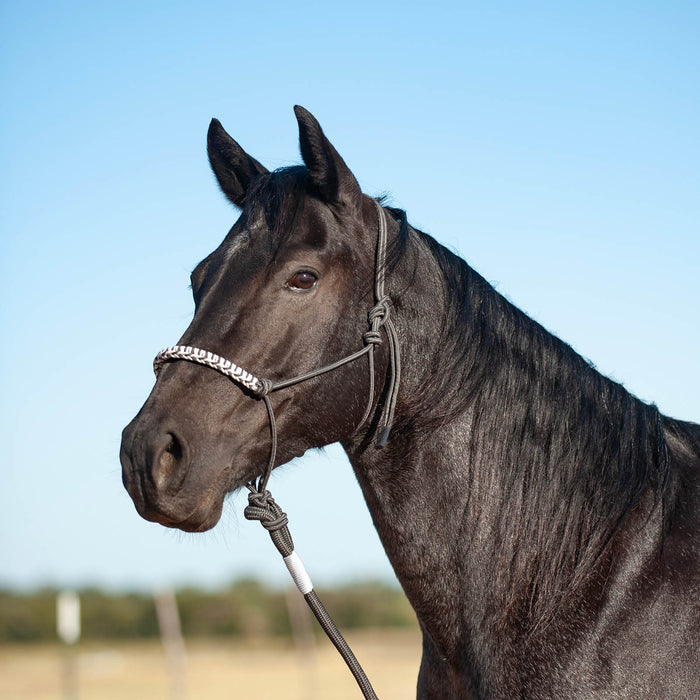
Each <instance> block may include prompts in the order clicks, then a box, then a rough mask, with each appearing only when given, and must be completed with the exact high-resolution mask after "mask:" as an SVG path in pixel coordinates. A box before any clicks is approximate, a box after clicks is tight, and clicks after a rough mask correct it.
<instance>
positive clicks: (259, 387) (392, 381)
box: [153, 200, 401, 494]
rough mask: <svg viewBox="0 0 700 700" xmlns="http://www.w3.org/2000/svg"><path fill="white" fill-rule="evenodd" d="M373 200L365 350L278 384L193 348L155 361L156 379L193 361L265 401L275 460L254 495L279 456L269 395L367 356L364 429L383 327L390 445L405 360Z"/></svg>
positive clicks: (382, 435)
mask: <svg viewBox="0 0 700 700" xmlns="http://www.w3.org/2000/svg"><path fill="white" fill-rule="evenodd" d="M372 201H373V203H374V205H375V206H376V208H377V214H378V220H379V227H378V236H377V250H376V259H375V274H374V302H375V305H374V306H373V307H372V308H371V309H370V310H369V313H368V321H369V326H370V327H369V330H368V331H367V332H366V333H364V335H363V336H362V339H363V341H364V347H362V348H361V349H360V350H358V351H357V352H354V353H352V354H351V355H348V356H346V357H344V358H342V359H340V360H337V361H336V362H333V363H332V364H330V365H325V366H324V367H321V368H320V369H315V370H311V371H310V372H306V373H305V374H301V375H299V376H297V377H293V378H292V379H283V380H281V381H279V382H273V381H271V380H269V379H264V378H260V377H256V376H255V375H254V374H252V373H250V372H248V371H247V370H245V369H243V368H242V367H239V366H238V365H236V364H235V363H233V362H231V361H230V360H227V359H226V358H224V357H221V356H220V355H217V354H216V353H213V352H209V351H208V350H201V349H200V348H196V347H191V346H189V345H172V346H170V347H168V348H165V349H164V350H161V351H160V352H159V353H158V355H156V358H155V360H154V361H153V371H154V372H155V374H156V377H157V376H158V374H159V373H160V370H161V368H162V367H163V365H164V364H165V363H166V362H171V361H174V360H186V361H188V362H194V363H196V364H199V365H204V366H205V367H209V368H211V369H214V370H216V371H217V372H219V373H220V374H223V375H224V376H226V377H228V378H229V379H232V380H233V381H234V382H237V383H238V384H240V385H241V386H243V387H245V388H246V389H248V390H249V391H250V392H251V393H252V394H254V395H255V396H256V397H257V398H260V399H262V400H263V402H264V403H265V407H266V408H267V414H268V417H269V421H270V433H271V446H270V459H269V461H268V464H267V468H266V469H265V472H264V473H263V474H262V475H261V476H260V479H259V481H258V483H257V485H256V484H255V481H251V482H250V483H249V484H248V488H249V489H250V491H251V492H253V493H258V494H262V493H264V492H265V487H266V485H267V481H268V479H269V478H270V473H271V472H272V469H273V467H274V466H275V465H274V462H275V455H276V453H277V428H276V425H275V414H274V411H273V408H272V403H271V402H270V399H269V396H268V394H270V392H272V391H277V390H278V389H284V388H286V387H289V386H292V385H294V384H299V383H300V382H304V381H306V380H307V379H311V378H313V377H317V376H319V375H321V374H325V373H326V372H331V371H332V370H334V369H338V368H339V367H342V366H343V365H346V364H348V363H349V362H354V361H355V360H357V359H359V358H360V357H362V356H363V355H367V357H368V360H369V399H368V401H367V407H366V408H365V412H364V414H363V416H362V419H361V420H360V422H359V424H358V426H357V428H358V429H359V428H360V427H361V426H362V425H363V424H364V423H365V421H366V420H367V419H368V418H369V415H370V412H371V410H372V404H373V403H374V347H375V345H379V344H381V343H382V342H383V341H382V334H381V332H380V329H381V328H382V327H383V326H384V327H385V328H386V335H387V340H388V342H389V370H390V377H389V389H388V394H387V400H386V403H385V404H384V407H383V409H382V414H381V417H380V420H379V424H378V433H377V443H376V444H377V445H378V446H379V447H384V446H385V445H386V443H387V440H388V438H389V431H390V430H391V424H392V422H393V419H394V411H395V409H396V399H397V396H398V390H399V379H400V375H401V356H400V348H399V341H398V336H397V333H396V327H395V326H394V322H393V321H392V319H391V318H390V314H389V297H388V296H386V294H385V292H384V275H385V266H386V245H387V227H386V214H385V213H384V209H383V208H382V206H381V205H380V204H379V202H377V201H376V200H372Z"/></svg>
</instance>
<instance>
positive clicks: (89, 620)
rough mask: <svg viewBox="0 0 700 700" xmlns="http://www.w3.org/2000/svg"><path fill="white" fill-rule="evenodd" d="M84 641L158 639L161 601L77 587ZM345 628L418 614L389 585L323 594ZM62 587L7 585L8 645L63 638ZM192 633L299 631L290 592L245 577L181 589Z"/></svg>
mask: <svg viewBox="0 0 700 700" xmlns="http://www.w3.org/2000/svg"><path fill="white" fill-rule="evenodd" d="M77 593H78V595H79V596H80V604H81V627H82V635H81V638H82V639H83V640H88V641H89V640H106V639H136V638H140V639H148V638H154V637H158V636H159V634H160V631H159V628H158V619H157V616H156V609H155V603H154V598H153V596H152V595H148V594H146V593H135V592H132V593H108V592H105V591H101V590H98V589H95V588H84V589H82V590H79V591H77ZM318 593H319V595H320V596H321V600H323V602H324V605H325V606H326V608H327V609H328V611H329V613H330V614H331V616H332V617H333V619H334V620H335V622H336V624H337V625H338V626H339V627H340V628H341V629H343V630H352V629H361V628H387V627H390V628H391V627H394V628H395V627H409V626H413V625H415V624H416V622H415V615H414V613H413V611H412V610H411V608H410V606H409V604H408V601H407V600H406V598H405V596H404V595H403V593H402V592H401V591H400V590H398V589H396V588H393V587H390V586H387V585H384V584H381V583H372V582H369V583H362V584H354V585H348V586H342V587H338V588H332V589H326V590H320V591H318ZM57 594H58V591H57V590H56V589H51V588H46V589H42V590H39V591H34V592H31V593H21V592H13V591H11V590H0V643H21V642H41V641H53V640H56V638H57V636H56V596H57ZM175 595H176V600H177V604H178V610H179V613H180V622H181V626H182V633H183V635H184V636H185V637H252V636H274V637H285V636H289V635H291V633H292V629H291V623H290V618H289V611H288V608H287V601H286V599H285V592H284V591H281V590H279V589H274V588H270V587H267V586H265V585H264V584H262V583H260V582H258V581H255V580H247V579H246V580H241V581H237V582H236V583H234V584H232V585H231V586H229V587H226V588H224V589H221V590H218V591H214V592H209V591H201V590H197V589H194V588H183V589H180V590H178V591H176V594H175Z"/></svg>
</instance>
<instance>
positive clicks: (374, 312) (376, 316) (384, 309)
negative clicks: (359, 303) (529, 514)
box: [367, 296, 390, 326]
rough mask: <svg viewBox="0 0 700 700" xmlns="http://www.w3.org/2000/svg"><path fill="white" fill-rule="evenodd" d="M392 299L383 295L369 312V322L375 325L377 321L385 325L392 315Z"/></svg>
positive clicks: (378, 324) (379, 324) (380, 324)
mask: <svg viewBox="0 0 700 700" xmlns="http://www.w3.org/2000/svg"><path fill="white" fill-rule="evenodd" d="M389 302H390V299H389V297H388V296H383V297H382V298H381V299H380V300H379V301H378V302H377V303H376V304H375V305H374V306H373V307H372V308H371V309H370V310H369V313H368V314H367V318H368V319H369V322H370V323H371V324H373V325H374V322H375V321H376V322H377V326H383V325H384V324H385V323H386V322H387V321H388V320H389V316H390V307H389Z"/></svg>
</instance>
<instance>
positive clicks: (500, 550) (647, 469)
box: [345, 232, 663, 645]
mask: <svg viewBox="0 0 700 700" xmlns="http://www.w3.org/2000/svg"><path fill="white" fill-rule="evenodd" d="M453 258H454V256H451V254H450V253H448V252H447V251H445V250H444V249H442V248H441V247H440V246H438V245H437V244H435V243H434V242H433V241H432V239H427V238H422V237H421V236H420V235H419V234H416V233H414V232H412V234H411V243H410V246H409V251H407V253H406V255H405V256H404V260H402V262H401V263H400V264H399V265H398V267H397V269H396V270H395V271H393V272H392V275H391V276H390V277H389V279H391V280H392V282H391V287H392V290H397V289H398V290H400V293H401V299H400V303H399V304H396V306H397V308H396V311H395V319H396V325H397V327H398V329H399V334H400V338H401V351H402V355H403V364H404V366H405V367H406V368H407V371H406V372H405V373H404V375H403V378H402V383H401V389H400V395H399V403H398V406H397V417H396V421H395V425H394V429H393V430H392V435H391V439H390V443H389V445H388V446H387V447H386V448H384V449H378V448H376V447H374V446H373V445H370V446H369V447H367V445H366V443H362V442H360V441H359V440H358V441H357V442H353V443H348V444H346V445H345V447H346V450H347V452H348V455H349V457H350V460H351V463H352V464H353V468H354V470H355V472H356V474H357V478H358V481H359V483H360V485H361V487H362V489H363V493H364V495H365V498H366V501H367V503H368V506H369V509H370V512H371V514H372V518H373V520H374V523H375V526H376V528H377V530H378V533H379V535H380V538H381V540H382V542H383V544H384V547H385V549H386V551H387V554H388V556H389V559H390V560H391V562H392V565H393V567H394V569H395V571H396V574H397V576H398V578H399V580H400V581H401V583H402V585H403V587H404V589H405V590H406V593H407V595H408V597H409V599H410V600H411V602H412V604H413V606H414V608H415V609H416V612H417V614H418V617H419V619H421V622H422V624H423V626H424V628H425V629H426V630H428V631H429V632H430V633H431V635H432V636H433V638H434V639H438V638H440V637H444V636H445V635H444V633H445V631H446V630H451V634H452V637H453V639H452V643H453V644H457V637H458V636H459V635H458V632H457V631H458V630H464V628H465V625H467V626H469V625H470V624H471V626H472V627H473V628H474V629H476V628H481V629H484V627H485V625H484V621H488V620H490V623H489V624H491V626H493V628H494V629H496V628H499V629H502V628H503V621H504V619H505V618H506V617H507V616H509V615H510V616H511V617H514V618H517V619H518V624H517V626H518V628H519V629H528V630H530V631H532V629H533V628H535V627H537V626H540V625H544V624H547V621H548V619H549V616H551V615H552V614H553V611H554V610H555V609H556V608H557V606H559V605H560V604H561V603H562V600H563V598H566V596H567V595H568V594H569V593H570V592H571V591H573V590H576V589H577V587H580V586H581V585H582V583H583V582H584V579H586V578H588V579H589V582H590V577H591V576H592V572H593V570H594V568H595V566H597V565H598V564H599V563H600V562H601V554H602V552H603V551H604V549H605V547H606V544H607V543H608V542H609V540H610V538H611V537H612V535H613V533H614V532H615V530H616V529H617V528H618V527H619V526H620V524H621V522H622V521H623V520H624V518H625V515H626V514H627V513H629V512H630V511H631V509H633V508H634V507H635V505H637V504H638V503H639V501H640V499H641V498H642V496H643V495H644V493H645V491H646V490H647V487H648V486H649V484H650V483H651V482H653V481H654V479H657V480H658V481H661V480H662V476H661V472H662V471H663V464H661V462H662V461H663V460H662V459H661V458H660V457H659V455H661V453H662V448H663V445H662V444H661V442H660V440H661V438H660V437H659V434H660V418H659V416H658V412H657V411H656V410H655V408H653V407H648V406H645V405H644V404H642V403H641V402H639V401H638V400H636V399H635V398H634V397H632V396H630V395H629V394H628V393H627V392H626V391H625V390H624V389H623V388H622V387H621V386H619V385H617V384H614V383H613V382H611V381H610V380H608V379H606V378H604V377H602V376H601V375H599V374H598V373H597V372H596V371H595V370H594V369H593V368H592V367H591V366H590V365H589V364H588V363H587V362H585V361H584V360H583V359H582V358H580V357H579V356H578V355H576V354H575V353H574V352H573V350H571V349H570V348H569V347H568V346H566V345H565V344H564V343H562V342H561V341H559V340H558V339H556V338H555V337H553V336H552V335H550V334H549V333H547V332H546V331H545V330H544V329H543V328H541V327H540V326H538V325H537V324H536V323H535V322H533V321H532V320H530V319H529V318H527V317H526V316H525V315H524V314H522V313H521V312H520V311H518V310H517V309H515V308H514V307H512V306H511V305H510V304H509V303H508V302H507V301H506V300H505V299H504V298H503V297H501V296H500V295H498V294H497V293H496V292H495V290H493V288H491V287H490V285H488V284H487V283H486V282H485V281H484V280H483V279H482V278H481V277H479V276H478V275H477V274H476V273H475V272H473V271H472V270H470V269H469V268H468V267H467V266H466V264H464V263H463V262H462V261H459V260H458V259H453ZM446 263H449V265H450V266H451V267H452V270H451V272H446V271H445V264H446ZM416 270H420V275H419V276H416V274H415V271H416ZM436 276H439V279H440V283H439V284H435V282H434V281H433V283H432V284H431V283H430V280H431V279H432V280H434V279H436V278H437V277H436ZM448 278H449V279H448ZM611 426H615V427H614V428H613V430H612V431H611ZM655 467H658V468H656V469H655ZM477 601H478V605H475V603H476V602H477ZM488 626H489V625H488V624H487V625H486V627H488ZM455 635H457V636H455ZM448 636H449V635H448ZM445 644H446V645H449V643H448V642H447V641H446V642H445Z"/></svg>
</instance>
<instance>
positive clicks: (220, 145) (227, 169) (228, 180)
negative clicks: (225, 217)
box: [207, 119, 267, 208]
mask: <svg viewBox="0 0 700 700" xmlns="http://www.w3.org/2000/svg"><path fill="white" fill-rule="evenodd" d="M207 153H208V154H209V163H210V164H211V169H212V170H213V171H214V175H216V179H217V180H218V181H219V186H220V187H221V190H222V191H223V193H224V194H225V195H226V196H227V197H228V198H229V199H230V200H231V201H232V202H233V203H234V204H235V205H236V206H237V207H241V208H242V207H243V203H244V202H245V195H246V192H247V191H248V187H249V186H250V183H251V182H252V181H253V180H255V178H256V177H258V175H262V174H263V173H266V172H267V168H265V167H264V166H262V165H260V163H258V161H257V160H255V158H253V157H252V156H249V155H248V154H247V153H246V152H245V151H244V150H243V149H242V148H241V147H240V146H239V145H238V144H237V143H236V142H235V141H234V140H233V139H232V138H231V137H230V136H229V135H228V134H227V133H226V131H225V129H224V127H223V126H221V122H220V121H219V120H218V119H212V120H211V124H209V132H208V133H207Z"/></svg>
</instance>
